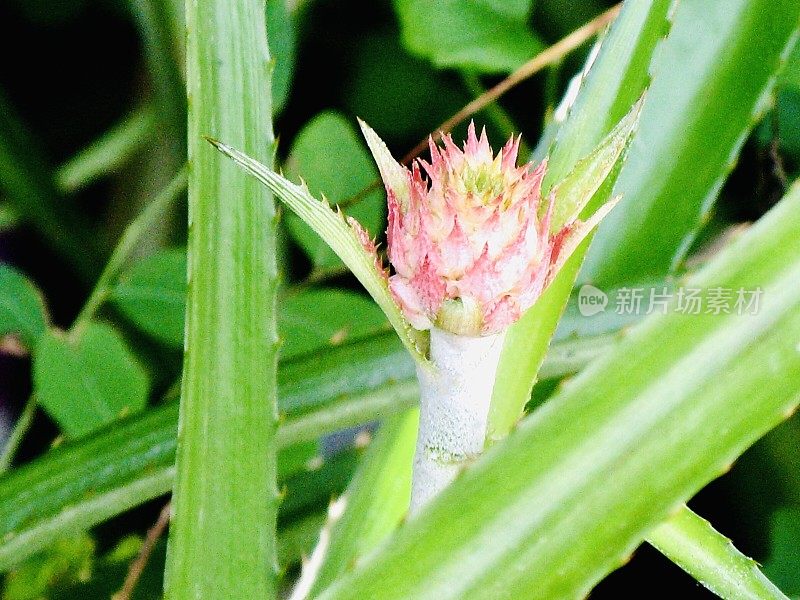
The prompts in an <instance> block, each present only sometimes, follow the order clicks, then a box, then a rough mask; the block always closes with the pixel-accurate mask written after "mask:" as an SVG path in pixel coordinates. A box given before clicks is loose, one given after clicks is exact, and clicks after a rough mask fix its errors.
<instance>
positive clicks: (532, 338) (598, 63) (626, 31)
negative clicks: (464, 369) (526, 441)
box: [487, 0, 670, 443]
mask: <svg viewBox="0 0 800 600" xmlns="http://www.w3.org/2000/svg"><path fill="white" fill-rule="evenodd" d="M669 5H670V1H668V0H647V1H642V2H626V3H625V5H624V6H623V9H622V11H621V13H620V15H619V16H618V17H617V19H616V20H615V21H614V24H613V25H612V27H611V30H610V31H609V33H608V35H607V36H606V38H605V39H604V40H603V43H602V46H601V48H600V52H599V54H598V56H597V58H596V59H595V61H594V64H593V65H592V67H591V70H590V72H589V74H588V76H587V77H586V80H585V81H584V82H583V87H582V90H581V93H580V95H579V97H578V99H577V100H576V104H575V106H574V107H573V108H572V111H571V112H570V115H569V117H568V119H567V121H566V122H565V123H564V124H563V125H562V128H561V130H560V131H559V133H558V137H557V143H556V146H555V147H554V148H553V151H552V157H551V160H550V161H549V163H548V174H547V177H548V182H550V183H549V184H550V185H551V184H552V183H554V182H556V181H559V180H561V179H562V178H564V177H567V175H568V173H570V171H572V170H573V168H574V165H575V163H576V161H578V159H579V158H580V157H581V156H584V155H586V154H588V153H589V152H590V150H591V149H592V148H593V147H594V146H595V145H596V144H598V143H599V142H600V140H602V139H603V137H605V136H606V135H607V134H608V132H610V131H611V129H612V128H613V126H614V124H615V123H616V122H617V119H619V118H620V117H621V116H622V115H624V114H626V113H627V112H628V111H629V109H630V107H631V105H633V104H634V103H635V102H636V100H637V99H638V98H639V97H640V96H641V94H642V93H643V92H644V90H645V89H646V87H647V85H648V84H649V82H650V74H649V64H650V58H651V56H652V54H653V52H654V50H655V48H656V46H657V44H658V42H659V41H660V40H661V38H662V37H663V36H664V35H665V32H666V30H667V28H668V21H667V11H668V9H669ZM648 102H649V100H648ZM645 104H646V103H645ZM609 179H610V183H611V182H613V180H614V179H615V173H612V174H611V175H610V176H609ZM610 197H611V190H610V185H604V186H603V187H601V188H600V191H598V192H597V193H596V194H595V197H594V198H593V199H592V200H591V202H590V206H589V208H588V211H594V210H596V209H597V208H598V207H599V206H600V205H601V204H602V203H603V202H605V201H606V200H607V199H608V198H610ZM615 210H619V207H617V208H616V209H615ZM612 212H613V211H612ZM587 245H588V242H584V243H583V244H582V245H581V247H579V248H578V250H576V252H575V254H574V255H573V257H572V258H571V259H570V260H569V261H567V264H566V265H565V266H564V268H563V269H562V271H561V273H560V274H559V275H558V277H556V279H555V281H553V283H552V284H551V285H550V287H549V288H548V289H547V290H545V293H544V294H543V295H542V297H541V298H539V300H538V301H537V302H536V304H535V305H534V306H533V307H532V308H531V309H530V310H529V311H528V312H527V313H526V314H525V315H524V316H523V318H522V319H521V320H520V321H519V322H517V323H515V324H514V325H513V326H512V327H511V328H509V331H508V334H507V335H506V342H505V346H504V347H503V355H502V356H501V359H500V365H499V367H498V372H497V380H496V382H495V386H494V390H493V393H492V404H491V409H490V413H489V424H488V430H487V440H488V441H489V442H490V443H491V442H492V441H495V440H499V439H502V438H503V437H505V436H506V435H507V434H508V432H509V431H511V429H512V428H513V427H514V425H516V423H517V421H518V420H519V418H520V416H521V414H522V411H523V409H524V407H525V404H526V403H527V402H528V399H529V398H530V394H531V389H533V384H534V382H535V380H536V374H537V372H538V371H539V367H540V366H541V364H542V361H543V360H544V356H545V354H546V352H547V346H548V344H549V343H550V339H551V338H552V336H553V333H554V332H555V328H556V324H557V323H558V319H559V317H560V316H561V314H562V312H563V310H564V306H565V304H566V303H567V299H568V298H569V294H570V291H571V290H572V283H573V281H574V279H575V275H576V273H577V271H578V268H579V267H580V264H581V261H582V260H583V255H584V253H585V251H586V247H587Z"/></svg>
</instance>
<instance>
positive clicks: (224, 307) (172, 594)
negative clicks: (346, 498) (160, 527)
mask: <svg viewBox="0 0 800 600" xmlns="http://www.w3.org/2000/svg"><path fill="white" fill-rule="evenodd" d="M142 1H143V2H144V1H146V0H142ZM148 1H149V0H148ZM186 28H187V31H188V43H187V92H188V98H189V126H188V132H189V172H190V174H189V244H188V283H189V286H188V295H187V314H186V344H185V352H184V370H183V382H182V395H181V407H180V422H179V426H178V447H177V458H176V479H175V488H174V493H173V515H174V518H173V521H172V527H170V535H169V543H168V552H167V568H166V574H165V584H164V588H165V596H166V597H167V598H169V599H171V600H178V599H181V598H199V597H206V598H208V597H241V598H272V597H274V596H275V594H276V589H277V585H278V572H277V571H278V566H277V555H276V543H275V531H276V522H277V507H278V503H279V500H278V498H279V494H278V490H277V483H276V446H275V432H276V429H277V425H278V423H277V409H276V363H277V352H278V338H277V332H276V321H275V298H276V289H277V273H276V264H275V211H274V205H273V202H272V197H271V195H270V194H269V193H268V192H267V190H265V189H264V188H263V187H262V186H260V185H258V183H257V182H255V181H253V180H251V179H248V178H246V177H244V176H243V174H242V173H241V172H240V171H238V170H237V169H236V168H235V167H234V166H233V165H231V164H230V163H228V162H226V161H223V160H220V157H219V155H218V154H217V153H215V152H214V151H213V149H212V148H210V147H209V146H208V144H206V142H205V141H204V140H203V136H205V135H217V136H222V137H225V138H226V139H230V140H232V141H233V142H234V143H236V144H237V145H240V146H241V147H242V148H244V149H245V150H246V151H247V152H250V153H252V154H253V155H254V156H257V157H259V158H260V159H262V160H264V161H269V160H270V154H271V143H272V141H273V140H272V122H271V114H272V107H271V104H270V93H269V90H270V75H269V70H270V65H269V51H268V48H267V35H266V26H265V21H264V6H263V2H258V1H256V0H243V1H241V2H236V3H234V4H231V3H229V2H225V1H223V0H212V1H208V2H188V3H187V4H186ZM234 556H235V557H236V559H235V560H232V559H231V557H234Z"/></svg>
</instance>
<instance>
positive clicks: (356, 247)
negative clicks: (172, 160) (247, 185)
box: [209, 139, 428, 364]
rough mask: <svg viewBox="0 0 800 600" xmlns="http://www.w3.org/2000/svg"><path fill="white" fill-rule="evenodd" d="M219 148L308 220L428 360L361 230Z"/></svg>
mask: <svg viewBox="0 0 800 600" xmlns="http://www.w3.org/2000/svg"><path fill="white" fill-rule="evenodd" d="M209 141H210V142H211V143H212V144H213V145H214V147H215V148H217V149H218V150H219V151H220V152H222V153H223V154H225V155H226V156H228V157H230V158H231V159H232V160H233V161H234V162H235V163H236V164H237V165H239V166H240V167H241V168H242V169H244V170H245V171H247V172H248V173H249V174H250V175H252V176H253V177H255V178H256V179H258V180H259V181H260V182H261V183H263V184H264V185H265V186H267V187H268V188H269V189H270V190H271V191H272V193H274V194H275V195H276V196H278V197H279V198H280V199H281V200H282V201H283V202H285V203H286V204H287V205H288V206H289V208H291V209H292V210H293V211H294V212H295V214H297V216H299V217H300V218H301V219H303V221H305V222H306V224H308V225H309V226H310V227H311V228H312V229H313V230H314V231H316V232H317V234H318V235H319V236H320V237H321V238H322V239H323V240H324V241H325V243H326V244H328V246H330V248H331V249H332V250H333V251H334V252H335V253H336V254H337V255H338V256H339V258H341V259H342V262H343V263H344V264H345V265H347V267H348V268H349V269H350V270H351V271H352V272H353V275H355V276H356V278H357V279H358V280H359V281H360V282H361V284H362V285H363V286H364V288H365V289H366V290H367V291H368V292H369V294H370V295H371V296H372V297H373V298H374V299H375V302H377V303H378V306H380V307H381V309H383V312H385V313H386V316H387V318H388V319H389V322H390V323H391V324H392V326H393V327H394V328H395V330H396V331H397V334H398V335H399V336H400V339H401V340H402V341H403V344H404V345H405V346H406V348H408V351H409V352H410V353H411V356H413V357H414V359H415V360H417V361H418V362H419V363H420V364H427V363H428V360H427V358H426V357H425V354H426V352H427V349H426V347H425V346H426V343H425V339H424V337H423V334H422V332H419V331H417V330H415V329H414V328H412V327H411V325H410V324H409V323H408V321H406V319H405V317H404V316H403V314H402V313H401V312H400V308H399V307H398V306H397V304H396V303H395V301H394V299H393V298H392V296H391V294H390V293H389V286H388V283H387V280H386V277H385V275H384V274H383V272H382V267H381V266H380V265H378V264H377V260H378V259H377V256H376V255H375V254H374V253H370V252H368V251H366V250H365V248H364V240H362V239H361V237H360V235H359V232H358V231H356V230H355V229H354V228H353V226H352V225H351V224H349V223H347V222H346V221H345V219H344V217H343V215H342V214H341V213H338V214H337V213H336V212H334V210H333V209H332V208H331V207H330V206H328V203H327V202H323V201H320V200H317V199H316V198H314V197H313V196H311V194H310V193H309V192H308V189H307V188H306V187H305V186H300V185H295V184H294V183H292V182H291V181H289V180H288V179H285V178H284V177H281V176H280V175H278V174H277V173H275V172H274V171H272V170H271V169H269V168H268V167H265V166H264V165H263V164H261V163H259V162H258V161H256V160H253V159H252V158H250V157H249V156H247V155H246V154H243V153H242V152H239V151H238V150H236V149H235V148H232V147H231V146H228V145H227V144H223V143H222V142H218V141H216V140H212V139H209Z"/></svg>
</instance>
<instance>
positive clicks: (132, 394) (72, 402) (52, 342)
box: [33, 322, 149, 438]
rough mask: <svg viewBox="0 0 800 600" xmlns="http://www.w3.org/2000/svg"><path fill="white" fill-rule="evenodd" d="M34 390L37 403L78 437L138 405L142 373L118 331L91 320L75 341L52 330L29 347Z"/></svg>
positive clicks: (143, 394)
mask: <svg viewBox="0 0 800 600" xmlns="http://www.w3.org/2000/svg"><path fill="white" fill-rule="evenodd" d="M33 379H34V393H35V394H36V397H37V398H38V401H39V403H40V404H41V406H42V407H43V408H44V409H45V410H46V411H47V412H48V414H50V416H52V417H53V418H54V419H55V420H56V422H57V423H58V424H59V425H60V426H61V428H62V430H63V431H64V433H65V434H66V435H67V436H69V437H71V438H77V437H81V436H83V435H86V434H88V433H91V432H92V431H95V430H97V429H98V428H100V427H102V426H103V425H107V424H108V423H110V422H112V421H114V420H116V419H118V418H120V417H122V416H125V415H127V414H132V413H135V412H138V411H140V410H142V409H143V408H144V407H145V405H146V403H147V394H148V387H149V383H148V381H147V374H146V373H145V371H144V369H143V367H142V366H141V365H140V364H139V362H138V361H137V359H136V358H135V357H134V356H133V354H132V353H131V351H130V350H129V349H128V347H127V345H126V344H125V341H124V340H123V339H122V336H120V334H119V333H118V332H117V331H116V330H114V329H113V328H112V327H110V326H109V325H106V324H103V323H96V322H94V323H90V324H88V326H87V327H86V328H85V329H84V330H83V331H82V333H81V336H80V337H79V339H77V340H74V341H73V340H70V339H69V338H67V337H65V336H64V335H62V334H60V333H58V332H56V331H54V330H51V331H48V332H47V333H46V334H45V335H43V337H42V339H41V340H40V341H39V343H38V345H37V346H36V350H35V352H34V363H33Z"/></svg>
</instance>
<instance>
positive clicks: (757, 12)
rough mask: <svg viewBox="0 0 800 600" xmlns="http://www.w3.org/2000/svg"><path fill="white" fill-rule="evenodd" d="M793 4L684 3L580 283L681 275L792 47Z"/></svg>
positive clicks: (797, 11) (796, 11)
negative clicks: (617, 198) (616, 201)
mask: <svg viewBox="0 0 800 600" xmlns="http://www.w3.org/2000/svg"><path fill="white" fill-rule="evenodd" d="M799 19H800V5H798V4H797V3H796V2H792V1H791V0H786V1H781V2H780V3H778V4H775V3H773V2H771V1H770V0H735V1H733V2H729V1H728V0H713V1H703V0H686V1H683V2H681V3H679V4H678V6H677V9H676V13H675V23H674V25H673V28H672V33H671V34H670V36H669V38H668V39H667V41H666V42H665V44H664V46H663V51H662V52H661V53H660V55H659V56H658V59H657V60H656V62H654V64H653V70H654V81H653V85H652V86H651V89H650V91H649V93H648V102H647V105H646V106H645V108H644V109H643V114H642V120H641V124H640V128H639V133H638V136H637V138H636V139H635V140H634V142H633V144H632V146H631V150H630V153H629V158H628V161H627V163H626V166H625V168H624V169H623V171H622V173H621V174H620V177H619V181H618V183H617V186H616V188H615V193H619V194H622V195H623V198H624V199H623V201H622V204H621V205H620V207H619V210H617V211H616V212H615V214H613V215H611V216H610V217H609V219H608V220H607V222H606V223H604V224H603V225H602V226H601V227H600V228H599V230H598V234H597V236H596V240H595V242H594V245H593V249H592V251H591V253H590V254H589V256H588V258H587V261H586V265H585V267H584V269H583V272H582V274H581V281H590V282H593V283H594V284H595V285H599V286H601V287H602V286H604V285H614V284H619V283H621V282H626V281H636V280H638V279H641V278H644V277H658V276H662V275H664V274H666V273H667V272H669V271H671V270H674V269H676V268H678V267H680V264H681V261H682V260H683V258H685V256H686V252H687V251H688V249H689V246H690V245H691V242H692V240H693V239H694V237H695V235H696V233H697V230H698V229H699V227H700V226H701V225H702V224H703V222H704V219H705V218H707V216H708V214H709V211H710V209H711V208H712V206H713V203H714V201H715V200H716V197H717V195H718V194H719V191H720V189H721V187H722V184H723V182H724V180H725V178H726V177H727V175H728V173H729V171H730V169H731V168H732V166H733V164H734V163H735V160H736V156H737V154H738V152H739V150H740V148H741V146H742V144H743V143H744V141H745V138H746V137H747V134H748V132H749V131H750V129H751V127H752V125H753V123H754V120H755V118H756V116H757V115H758V113H759V112H761V111H762V110H763V108H764V100H765V99H766V96H765V94H766V93H767V92H768V91H769V90H770V89H771V87H772V85H773V83H774V74H775V72H776V70H777V69H778V67H779V65H780V63H781V57H782V56H783V55H784V54H785V52H786V49H787V44H788V43H789V42H791V41H793V40H794V36H795V34H796V31H797V29H798V20H799Z"/></svg>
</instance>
